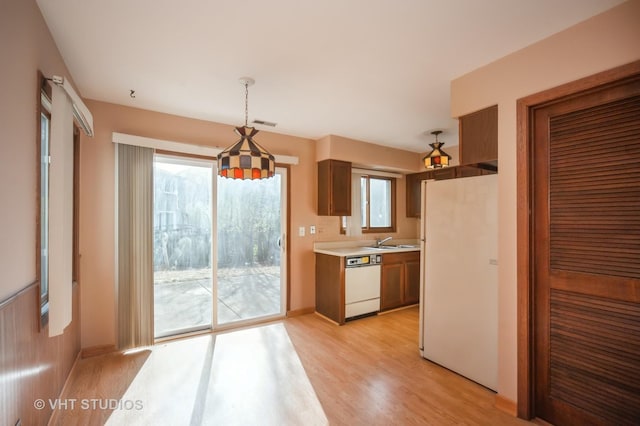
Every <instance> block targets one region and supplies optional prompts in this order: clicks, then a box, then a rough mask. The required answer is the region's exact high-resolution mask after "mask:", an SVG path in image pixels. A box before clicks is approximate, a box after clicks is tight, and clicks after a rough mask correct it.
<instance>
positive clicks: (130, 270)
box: [116, 144, 154, 349]
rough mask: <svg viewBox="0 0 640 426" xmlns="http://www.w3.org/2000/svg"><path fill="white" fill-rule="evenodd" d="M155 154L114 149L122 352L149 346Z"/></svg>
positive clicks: (135, 148)
mask: <svg viewBox="0 0 640 426" xmlns="http://www.w3.org/2000/svg"><path fill="white" fill-rule="evenodd" d="M153 153H154V150H153V149H151V148H143V147H138V146H130V145H122V144H118V145H117V157H116V161H117V163H116V167H117V179H118V182H117V183H118V185H117V196H116V197H117V200H116V201H117V209H118V213H117V229H118V231H117V245H116V247H117V251H118V256H117V258H118V271H117V272H118V283H117V293H118V346H119V348H120V349H128V348H135V347H140V346H149V345H152V344H153V332H154V330H153Z"/></svg>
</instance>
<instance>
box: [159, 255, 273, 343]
mask: <svg viewBox="0 0 640 426" xmlns="http://www.w3.org/2000/svg"><path fill="white" fill-rule="evenodd" d="M210 276H211V269H197V270H188V271H157V272H156V273H155V285H154V299H155V312H154V317H155V335H156V337H163V336H170V335H174V334H179V333H183V332H187V331H191V330H197V329H203V328H208V327H210V326H211V321H212V303H211V298H212V283H211V279H210V278H209V277H210ZM279 312H280V268H279V267H278V266H270V267H247V268H225V269H220V270H219V271H218V324H227V323H231V322H234V321H238V320H244V319H250V318H258V317H263V316H267V315H276V314H278V313H279Z"/></svg>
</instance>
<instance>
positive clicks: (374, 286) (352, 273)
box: [344, 255, 382, 320]
mask: <svg viewBox="0 0 640 426" xmlns="http://www.w3.org/2000/svg"><path fill="white" fill-rule="evenodd" d="M381 260H382V257H381V256H380V255H370V256H350V257H347V258H346V259H345V268H346V269H345V278H344V286H345V288H344V296H345V297H344V299H345V307H344V317H345V319H346V320H349V319H354V318H356V317H360V316H364V315H368V314H375V313H376V312H378V311H379V310H380V262H381Z"/></svg>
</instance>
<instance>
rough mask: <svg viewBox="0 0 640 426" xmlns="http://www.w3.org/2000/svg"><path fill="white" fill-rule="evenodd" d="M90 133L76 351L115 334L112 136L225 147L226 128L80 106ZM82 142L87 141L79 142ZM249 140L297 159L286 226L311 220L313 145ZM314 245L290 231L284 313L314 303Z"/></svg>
mask: <svg viewBox="0 0 640 426" xmlns="http://www.w3.org/2000/svg"><path fill="white" fill-rule="evenodd" d="M87 105H88V107H89V108H90V109H91V111H92V113H93V115H94V121H95V126H96V136H95V138H94V139H93V140H90V139H89V140H83V141H82V142H83V145H82V151H81V160H80V164H81V188H80V200H81V203H80V209H81V221H80V253H81V255H82V261H81V268H82V269H81V271H82V283H83V289H82V304H81V307H82V313H83V323H82V346H83V347H91V346H96V345H105V344H112V343H114V342H115V341H116V337H115V309H116V305H115V276H114V275H115V264H114V256H115V246H114V244H115V243H114V226H115V223H114V196H115V195H114V182H115V176H114V161H115V160H114V154H115V148H114V147H115V145H114V144H113V143H112V132H120V133H128V134H133V135H139V136H145V137H151V138H156V139H165V140H172V141H177V142H185V143H191V144H196V145H204V146H212V147H220V148H226V146H228V145H230V144H231V143H232V142H235V141H236V140H237V135H236V134H235V133H234V132H233V126H228V125H223V124H218V123H212V122H207V121H201V120H193V119H188V118H183V117H178V116H174V115H168V114H161V113H157V112H152V111H145V110H141V109H134V108H129V107H124V106H119V105H113V104H107V103H103V102H96V101H87ZM85 139H86V138H85ZM256 140H257V141H258V142H259V143H260V144H262V145H263V146H264V147H265V148H266V149H267V150H269V151H270V152H272V153H275V154H283V155H291V156H297V157H298V158H299V165H293V166H291V169H290V175H289V181H290V183H291V200H290V202H291V218H290V221H291V226H292V228H293V229H298V227H299V226H308V225H311V224H314V223H315V194H316V192H315V145H314V142H313V141H311V140H307V139H301V138H296V137H292V136H283V135H277V134H274V133H269V132H260V133H259V134H258V135H257V136H256ZM312 246H313V240H312V239H311V238H310V237H298V236H297V233H296V234H294V233H292V234H291V247H290V248H291V277H290V279H291V309H294V310H295V309H300V308H305V307H311V306H314V305H315V288H314V279H313V276H314V275H313V274H314V272H313V271H314V258H313V253H312V251H311V250H312Z"/></svg>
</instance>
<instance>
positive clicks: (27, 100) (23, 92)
mask: <svg viewBox="0 0 640 426" xmlns="http://www.w3.org/2000/svg"><path fill="white" fill-rule="evenodd" d="M0 58H2V66H1V67H0V93H1V94H2V95H1V97H0V200H2V205H1V206H0V266H1V268H0V269H1V270H2V279H0V301H2V300H4V299H6V298H7V297H8V296H9V295H11V294H13V293H15V292H16V291H18V290H20V289H22V288H24V287H26V286H27V285H28V284H30V283H32V282H33V281H35V279H36V259H35V254H36V253H35V251H36V223H35V219H36V213H37V212H36V208H37V204H36V195H37V194H36V178H37V159H36V130H37V129H36V126H37V120H38V112H37V111H38V103H39V98H38V79H37V72H38V70H40V71H42V73H43V74H44V75H45V76H49V77H50V76H52V75H54V74H57V75H64V76H68V77H70V75H69V72H68V71H67V68H66V66H65V64H64V62H63V60H62V57H61V56H60V53H59V52H58V49H57V47H56V45H55V44H54V42H53V39H52V38H51V34H50V33H49V30H48V28H47V26H46V25H45V22H44V19H43V18H42V15H41V14H40V9H38V7H37V6H36V3H35V1H32V0H2V1H1V2H0Z"/></svg>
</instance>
